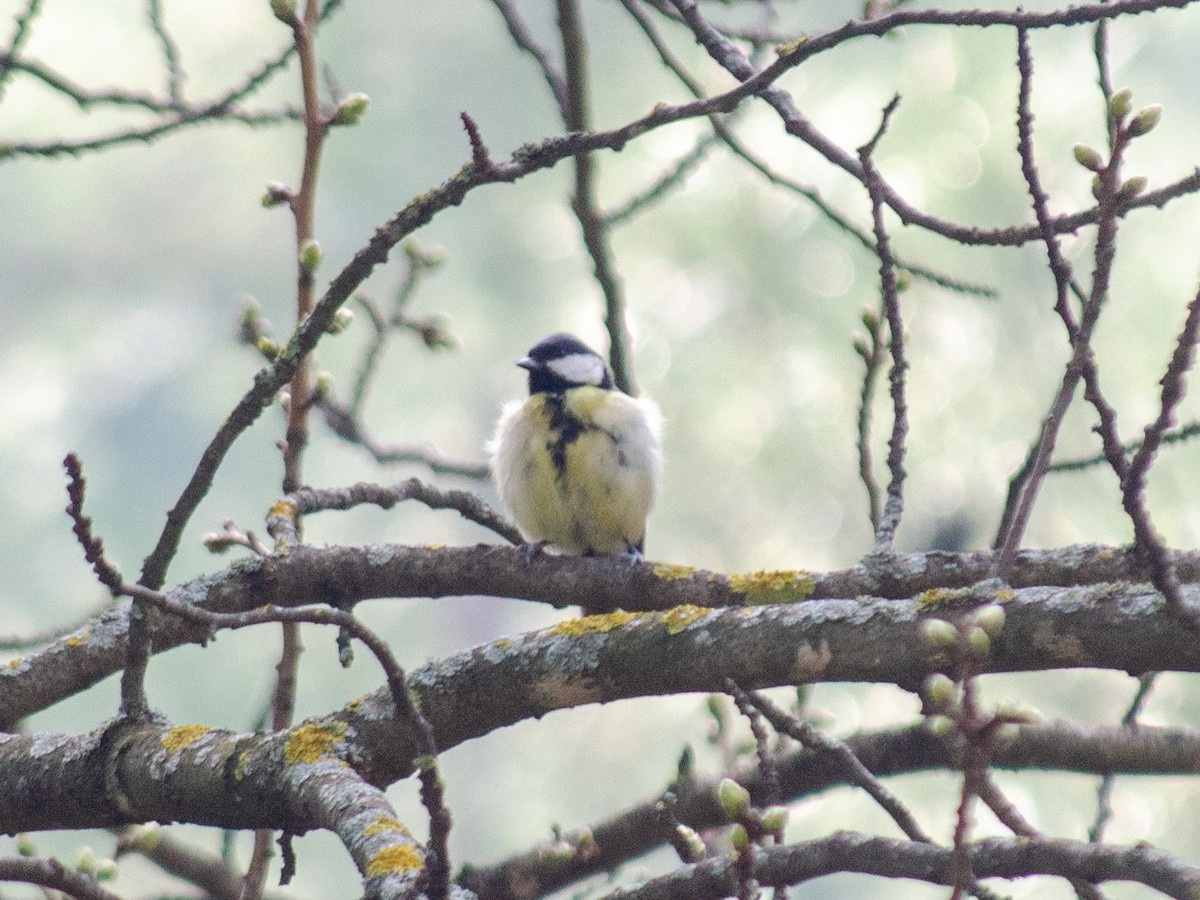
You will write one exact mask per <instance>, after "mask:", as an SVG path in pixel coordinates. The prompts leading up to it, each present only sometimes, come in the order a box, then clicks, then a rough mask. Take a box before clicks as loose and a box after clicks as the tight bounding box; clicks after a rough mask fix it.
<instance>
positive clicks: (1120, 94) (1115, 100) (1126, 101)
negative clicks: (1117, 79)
mask: <svg viewBox="0 0 1200 900" xmlns="http://www.w3.org/2000/svg"><path fill="white" fill-rule="evenodd" d="M1132 106H1133V90H1132V89H1130V88H1121V89H1120V90H1119V91H1117V92H1116V93H1115V94H1113V95H1112V97H1111V98H1110V99H1109V101H1108V112H1109V114H1110V115H1111V116H1112V117H1113V118H1114V119H1123V118H1125V117H1126V116H1127V115H1129V110H1130V108H1131V107H1132Z"/></svg>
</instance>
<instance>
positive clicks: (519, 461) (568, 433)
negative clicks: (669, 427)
mask: <svg viewBox="0 0 1200 900" xmlns="http://www.w3.org/2000/svg"><path fill="white" fill-rule="evenodd" d="M517 365H518V366H520V367H521V368H522V369H525V370H526V371H527V372H528V373H529V374H528V378H529V397H528V398H527V399H525V400H516V401H512V402H510V403H508V404H506V405H505V407H504V409H503V410H502V412H501V415H500V421H499V423H498V424H497V426H496V433H495V436H494V437H493V438H492V440H491V442H490V444H489V450H490V455H491V469H492V475H493V479H494V480H495V483H496V488H497V490H498V492H499V494H500V498H501V499H502V500H503V501H504V504H505V506H506V507H508V510H509V512H510V513H511V514H512V517H513V519H514V520H515V521H516V524H517V528H518V529H519V530H520V532H521V534H522V536H523V537H524V538H525V539H526V540H527V541H528V542H529V543H530V544H531V545H534V546H547V545H548V546H551V547H553V548H555V549H557V550H558V551H559V552H561V553H565V554H569V555H577V556H616V555H624V556H628V557H630V558H631V559H633V560H640V559H642V558H643V553H644V551H645V540H646V518H647V516H648V515H649V513H650V508H651V506H652V505H653V503H654V498H655V494H656V493H657V490H658V483H659V480H660V477H661V472H662V448H661V432H662V414H661V413H660V412H659V409H658V406H657V405H656V404H654V403H653V402H652V401H650V400H646V399H644V398H637V397H631V396H629V395H628V394H625V393H623V392H622V391H620V390H618V389H617V388H615V387H614V386H613V374H612V371H611V370H610V369H609V367H608V366H607V365H606V364H605V362H604V359H603V358H602V357H601V356H600V354H598V353H596V351H594V350H592V349H591V348H590V347H589V346H587V345H586V344H584V343H583V342H582V341H581V340H579V338H577V337H575V336H574V335H571V334H566V333H565V332H560V333H558V334H552V335H550V336H549V337H547V338H545V339H543V340H541V341H539V342H538V343H537V344H536V345H534V347H533V348H532V349H531V350H530V351H529V355H528V356H526V357H524V358H522V359H520V360H517Z"/></svg>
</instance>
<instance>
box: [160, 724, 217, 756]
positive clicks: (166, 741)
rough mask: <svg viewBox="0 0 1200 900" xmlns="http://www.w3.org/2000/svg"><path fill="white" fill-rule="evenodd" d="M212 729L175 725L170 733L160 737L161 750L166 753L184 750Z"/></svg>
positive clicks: (199, 726)
mask: <svg viewBox="0 0 1200 900" xmlns="http://www.w3.org/2000/svg"><path fill="white" fill-rule="evenodd" d="M211 730H212V729H211V728H209V727H208V726H206V725H176V726H175V727H174V728H172V729H171V730H170V731H168V732H167V733H166V734H164V735H163V736H162V745H163V749H164V750H166V751H167V752H168V753H176V752H178V751H180V750H184V749H186V748H188V747H190V746H192V744H194V743H196V741H198V740H200V738H202V737H204V736H205V735H206V734H208V733H209V732H210V731H211Z"/></svg>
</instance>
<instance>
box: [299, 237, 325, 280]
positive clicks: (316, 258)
mask: <svg viewBox="0 0 1200 900" xmlns="http://www.w3.org/2000/svg"><path fill="white" fill-rule="evenodd" d="M298 255H299V259H300V268H302V269H304V271H306V272H315V271H317V266H319V265H321V259H322V257H324V256H325V251H323V250H322V249H321V245H320V244H318V243H317V242H316V241H315V240H313V239H312V238H307V239H306V240H305V241H304V242H303V243H301V244H300V252H299V254H298Z"/></svg>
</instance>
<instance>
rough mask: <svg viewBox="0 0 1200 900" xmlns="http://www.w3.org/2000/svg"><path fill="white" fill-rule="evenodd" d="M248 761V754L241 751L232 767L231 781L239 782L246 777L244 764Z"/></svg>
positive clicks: (245, 751)
mask: <svg viewBox="0 0 1200 900" xmlns="http://www.w3.org/2000/svg"><path fill="white" fill-rule="evenodd" d="M249 761H250V753H249V751H247V750H243V751H242V752H241V753H239V754H238V755H237V762H236V763H235V764H234V766H233V780H234V781H241V780H242V779H243V778H245V777H246V763H248V762H249Z"/></svg>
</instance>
